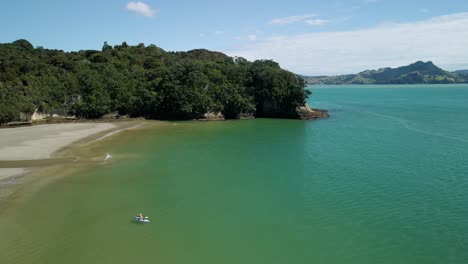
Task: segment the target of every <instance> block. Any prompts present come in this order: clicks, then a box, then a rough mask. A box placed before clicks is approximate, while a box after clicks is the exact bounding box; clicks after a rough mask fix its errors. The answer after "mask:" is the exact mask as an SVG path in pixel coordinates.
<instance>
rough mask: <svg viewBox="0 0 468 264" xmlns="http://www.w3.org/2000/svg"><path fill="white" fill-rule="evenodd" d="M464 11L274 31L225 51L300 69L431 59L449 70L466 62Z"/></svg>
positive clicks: (349, 68) (340, 69) (324, 70)
mask: <svg viewBox="0 0 468 264" xmlns="http://www.w3.org/2000/svg"><path fill="white" fill-rule="evenodd" d="M466 47H468V13H457V14H451V15H445V16H440V17H434V18H431V19H428V20H423V21H417V22H411V23H393V24H385V25H380V26H374V27H371V28H365V29H357V30H352V31H337V32H315V33H305V34H299V35H289V36H276V37H270V38H267V39H264V40H262V41H258V42H256V43H252V44H249V45H246V46H243V47H238V48H236V49H233V50H231V51H226V52H227V53H228V54H230V55H233V56H241V57H244V58H247V59H249V60H254V59H273V60H275V61H277V62H279V63H280V64H281V65H282V66H283V67H285V68H287V69H289V70H291V71H294V72H297V73H303V74H314V75H319V74H328V75H330V74H343V73H355V72H359V71H362V70H366V69H377V68H380V67H387V66H388V67H396V66H401V65H406V64H409V63H412V62H415V61H418V60H424V61H427V60H432V61H433V62H434V63H436V64H437V65H439V66H441V67H444V66H447V67H450V68H447V69H448V70H452V69H456V68H462V67H466V65H467V64H468V52H466ZM457 65H458V66H457Z"/></svg>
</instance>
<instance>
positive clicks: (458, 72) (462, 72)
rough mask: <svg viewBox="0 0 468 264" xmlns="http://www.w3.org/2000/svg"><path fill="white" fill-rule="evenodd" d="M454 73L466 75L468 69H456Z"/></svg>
mask: <svg viewBox="0 0 468 264" xmlns="http://www.w3.org/2000/svg"><path fill="white" fill-rule="evenodd" d="M453 73H455V74H460V75H465V76H466V75H468V70H458V71H454V72H453Z"/></svg>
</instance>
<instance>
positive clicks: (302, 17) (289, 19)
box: [270, 14, 317, 25]
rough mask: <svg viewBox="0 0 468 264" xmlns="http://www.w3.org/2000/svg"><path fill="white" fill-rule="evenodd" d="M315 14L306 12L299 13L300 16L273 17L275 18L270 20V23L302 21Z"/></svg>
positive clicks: (284, 23) (280, 23) (283, 23)
mask: <svg viewBox="0 0 468 264" xmlns="http://www.w3.org/2000/svg"><path fill="white" fill-rule="evenodd" d="M315 16H317V15H315V14H308V15H300V16H289V17H281V18H275V19H273V20H271V21H270V24H272V25H286V24H292V23H296V22H301V21H304V20H306V19H308V18H311V17H315Z"/></svg>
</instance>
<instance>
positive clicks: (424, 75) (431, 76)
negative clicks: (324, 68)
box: [304, 61, 468, 84]
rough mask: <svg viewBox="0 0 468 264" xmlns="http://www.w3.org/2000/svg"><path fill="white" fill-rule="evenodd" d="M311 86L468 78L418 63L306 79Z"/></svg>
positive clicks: (443, 80)
mask: <svg viewBox="0 0 468 264" xmlns="http://www.w3.org/2000/svg"><path fill="white" fill-rule="evenodd" d="M304 78H305V79H306V80H307V82H308V83H310V84H423V83H465V82H468V77H467V76H466V75H463V74H462V73H461V72H460V73H458V72H447V71H444V70H442V69H440V68H439V67H437V66H435V65H434V64H433V63H432V62H430V61H429V62H422V61H418V62H416V63H413V64H410V65H407V66H403V67H398V68H395V69H393V68H383V69H378V70H368V71H363V72H361V73H358V74H348V75H338V76H318V77H304Z"/></svg>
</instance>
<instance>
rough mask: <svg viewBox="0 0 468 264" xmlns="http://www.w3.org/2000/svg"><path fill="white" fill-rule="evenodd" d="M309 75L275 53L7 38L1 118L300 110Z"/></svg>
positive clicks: (0, 49) (1, 67)
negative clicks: (57, 46)
mask: <svg viewBox="0 0 468 264" xmlns="http://www.w3.org/2000/svg"><path fill="white" fill-rule="evenodd" d="M304 87H305V82H304V80H303V79H302V78H301V77H299V76H297V75H296V74H293V73H291V72H289V71H286V70H283V69H281V68H280V66H279V65H278V64H277V63H276V62H274V61H271V60H257V61H254V62H249V61H247V60H246V59H243V58H232V57H229V56H227V55H225V54H222V53H219V52H212V51H208V50H203V49H197V50H192V51H188V52H166V51H164V50H163V49H161V48H159V47H157V46H155V45H149V46H145V45H144V44H139V45H136V46H130V45H128V44H127V43H125V42H124V43H122V44H121V45H115V46H111V45H109V44H107V43H104V45H103V47H102V50H101V51H98V50H80V51H78V52H64V51H62V50H51V49H45V48H42V47H36V48H34V46H33V45H32V44H31V43H30V42H28V41H27V40H17V41H14V42H12V43H8V44H0V124H2V123H6V122H10V121H14V120H16V119H17V118H18V116H19V113H26V114H31V113H33V112H34V110H35V109H38V110H39V111H41V112H50V111H53V110H57V109H61V110H65V111H67V112H68V113H69V114H71V115H75V116H77V117H78V118H100V117H102V116H103V115H105V114H107V113H110V112H118V113H119V114H121V115H129V116H132V117H146V118H152V119H172V120H174V119H177V120H179V119H196V118H200V117H201V116H203V115H204V114H205V113H207V112H221V113H222V114H223V115H224V116H225V117H226V118H237V117H239V116H240V115H242V114H253V115H255V116H258V117H269V116H271V117H295V109H296V108H297V107H298V106H301V105H304V103H305V101H306V98H307V96H308V94H309V93H308V91H306V90H305V89H304Z"/></svg>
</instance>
